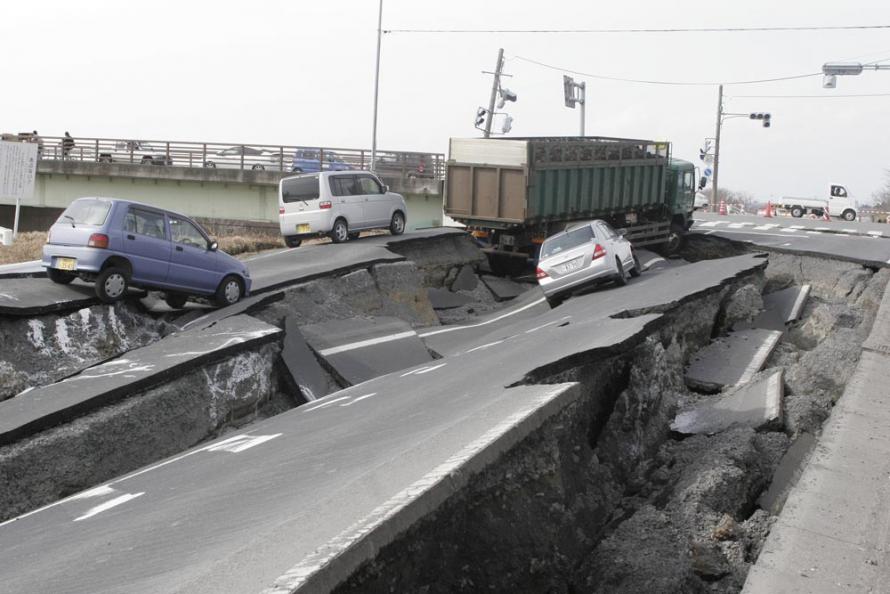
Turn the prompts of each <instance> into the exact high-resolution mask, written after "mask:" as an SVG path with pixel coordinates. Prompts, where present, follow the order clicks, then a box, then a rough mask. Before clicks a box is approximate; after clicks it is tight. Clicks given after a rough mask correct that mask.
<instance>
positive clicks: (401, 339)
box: [301, 317, 433, 385]
mask: <svg viewBox="0 0 890 594" xmlns="http://www.w3.org/2000/svg"><path fill="white" fill-rule="evenodd" d="M301 330H302V332H303V335H304V336H305V337H306V341H307V342H308V343H309V346H311V347H312V348H313V350H315V352H316V353H318V354H319V355H320V356H321V357H322V358H323V359H324V360H325V361H326V362H327V364H328V365H329V366H330V368H331V370H332V371H333V372H334V373H335V374H336V375H338V376H339V377H340V378H341V379H342V380H343V382H344V383H348V384H350V385H354V384H358V383H361V382H364V381H367V380H369V379H372V378H375V377H378V376H381V375H385V374H387V373H392V372H393V371H399V370H401V369H407V368H408V367H413V366H415V365H420V364H422V363H427V362H429V361H432V360H433V358H432V356H431V355H430V353H429V351H427V349H426V346H424V344H423V342H422V341H421V340H420V337H418V336H417V333H416V332H415V331H414V330H413V329H412V328H411V326H410V325H408V324H407V323H406V322H403V321H402V320H399V319H397V318H384V317H381V318H364V319H361V318H353V319H349V320H333V321H330V322H324V323H321V324H311V325H308V326H303V327H302V329H301Z"/></svg>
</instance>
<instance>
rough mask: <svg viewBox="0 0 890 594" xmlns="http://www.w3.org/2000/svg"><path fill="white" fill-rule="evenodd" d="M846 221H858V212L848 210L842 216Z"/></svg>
mask: <svg viewBox="0 0 890 594" xmlns="http://www.w3.org/2000/svg"><path fill="white" fill-rule="evenodd" d="M841 217H843V219H844V220H845V221H855V220H856V211H854V210H852V209H849V208H848V209H847V210H845V211H844V212H843V214H842V215H841Z"/></svg>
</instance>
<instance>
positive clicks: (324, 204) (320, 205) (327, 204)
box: [318, 200, 331, 210]
mask: <svg viewBox="0 0 890 594" xmlns="http://www.w3.org/2000/svg"><path fill="white" fill-rule="evenodd" d="M330 207H331V201H330V200H325V201H323V202H319V203H318V208H320V209H322V210H324V209H326V208H330Z"/></svg>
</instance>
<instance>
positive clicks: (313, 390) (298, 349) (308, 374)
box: [281, 316, 329, 402]
mask: <svg viewBox="0 0 890 594" xmlns="http://www.w3.org/2000/svg"><path fill="white" fill-rule="evenodd" d="M284 332H285V334H284V349H283V350H282V351H281V359H282V360H283V361H284V365H285V367H287V370H288V371H289V372H290V375H291V378H293V380H294V383H295V384H296V385H297V386H298V387H299V388H300V392H302V394H303V397H304V398H305V399H306V400H307V401H310V402H311V401H312V400H316V399H318V398H321V397H322V396H326V395H327V394H328V392H329V386H328V378H327V375H325V372H324V370H323V369H322V368H321V364H319V362H318V359H316V358H315V354H314V353H313V352H312V350H311V349H310V348H309V345H308V344H306V339H305V338H304V337H303V333H302V332H300V327H299V326H298V325H297V320H296V319H294V317H293V316H289V317H288V318H287V319H286V320H285V322H284Z"/></svg>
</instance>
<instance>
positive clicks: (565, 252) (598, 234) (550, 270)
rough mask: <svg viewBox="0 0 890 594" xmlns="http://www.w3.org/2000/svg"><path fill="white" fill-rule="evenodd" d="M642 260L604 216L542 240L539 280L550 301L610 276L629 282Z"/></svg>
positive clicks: (618, 280) (638, 272) (613, 278)
mask: <svg viewBox="0 0 890 594" xmlns="http://www.w3.org/2000/svg"><path fill="white" fill-rule="evenodd" d="M640 271H641V269H640V262H639V260H638V259H637V257H636V255H634V252H633V248H632V247H631V245H630V242H629V241H627V240H626V239H625V238H624V237H623V236H622V235H621V234H620V233H618V232H617V231H615V230H614V229H613V228H612V227H611V226H609V224H608V223H606V222H605V221H601V220H593V221H585V222H583V223H576V224H574V225H571V226H569V227H567V228H566V229H565V231H561V232H560V233H557V234H556V235H551V236H550V237H548V238H547V239H546V240H544V243H543V244H541V254H540V257H539V259H538V269H537V271H536V273H537V278H538V284H539V285H540V286H541V289H542V290H543V291H544V295H545V296H546V297H547V301H549V302H550V304H551V305H555V304H557V303H559V301H561V300H562V298H564V297H565V296H566V295H568V294H570V293H572V292H574V291H576V290H579V289H582V288H585V287H588V286H590V285H592V284H595V283H599V282H606V281H610V280H614V281H616V282H617V283H618V284H620V285H624V284H627V277H628V274H629V275H630V276H639V275H640Z"/></svg>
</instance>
